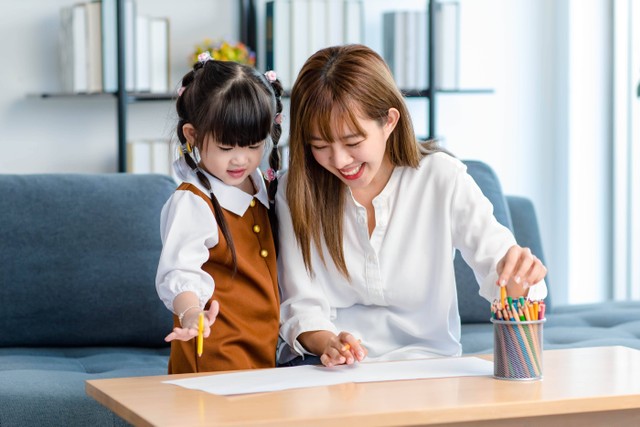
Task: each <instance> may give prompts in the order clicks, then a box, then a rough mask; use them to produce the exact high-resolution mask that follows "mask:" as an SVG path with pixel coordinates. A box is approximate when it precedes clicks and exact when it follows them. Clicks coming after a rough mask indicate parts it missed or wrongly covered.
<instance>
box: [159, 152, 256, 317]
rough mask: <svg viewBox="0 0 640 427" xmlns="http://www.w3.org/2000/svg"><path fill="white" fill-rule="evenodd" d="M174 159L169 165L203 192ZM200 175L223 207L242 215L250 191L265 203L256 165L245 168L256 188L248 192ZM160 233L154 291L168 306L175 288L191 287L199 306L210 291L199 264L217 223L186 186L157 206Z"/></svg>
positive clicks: (210, 280)
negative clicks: (158, 207) (158, 209)
mask: <svg viewBox="0 0 640 427" xmlns="http://www.w3.org/2000/svg"><path fill="white" fill-rule="evenodd" d="M180 162H182V163H184V160H181V159H179V160H178V161H177V164H176V165H174V168H175V170H176V173H177V174H178V179H180V180H182V181H183V182H188V183H190V184H193V185H195V186H196V187H197V188H198V189H199V190H201V191H202V192H203V193H204V194H209V191H208V190H207V189H205V188H204V187H203V185H202V184H201V183H200V181H199V180H198V178H197V177H196V176H195V174H194V173H193V172H191V170H190V169H189V168H188V166H186V165H184V164H180ZM205 175H206V176H207V178H208V179H209V182H210V183H211V188H212V190H213V193H214V194H215V195H216V198H217V199H218V202H219V203H220V206H222V208H223V209H225V210H228V211H230V212H233V213H235V214H236V215H239V216H242V215H244V213H245V212H246V210H247V209H248V208H249V204H250V203H251V200H253V198H254V197H255V198H256V199H258V200H259V201H260V202H261V203H262V204H263V205H265V206H266V207H267V208H268V207H269V202H268V197H267V190H266V187H265V184H264V180H263V179H262V176H261V174H260V171H259V170H256V171H254V172H253V173H252V174H251V178H252V180H253V182H254V185H255V186H256V187H257V188H258V192H257V193H256V194H255V195H253V196H252V195H250V194H247V193H245V192H244V191H242V190H240V189H239V188H236V187H233V186H229V185H227V184H225V183H223V182H222V181H220V180H219V179H217V178H215V177H214V176H212V175H210V174H207V173H206V172H205ZM160 236H161V238H162V253H161V254H160V262H159V263H158V271H157V274H156V290H157V292H158V296H159V297H160V299H161V300H162V302H163V303H164V305H165V306H166V307H167V308H168V309H169V310H171V311H173V300H174V298H175V297H176V296H177V295H178V294H179V293H181V292H185V291H191V292H194V293H195V294H196V295H198V299H199V301H200V307H204V306H205V304H206V303H207V301H208V300H209V298H211V295H213V290H214V281H213V278H212V277H211V276H210V275H209V274H208V273H207V272H205V271H204V270H203V269H202V265H203V264H204V263H205V262H206V261H207V260H208V259H209V249H210V248H213V247H214V246H216V245H217V244H218V223H217V221H216V219H215V217H214V215H213V212H212V211H211V208H210V207H209V205H208V204H207V203H206V202H205V201H204V200H203V199H202V198H201V197H199V196H197V195H195V194H194V193H192V192H191V191H187V190H176V191H175V192H174V193H173V194H172V195H171V197H170V198H169V200H167V202H166V203H165V205H164V207H163V208H162V213H161V214H160Z"/></svg>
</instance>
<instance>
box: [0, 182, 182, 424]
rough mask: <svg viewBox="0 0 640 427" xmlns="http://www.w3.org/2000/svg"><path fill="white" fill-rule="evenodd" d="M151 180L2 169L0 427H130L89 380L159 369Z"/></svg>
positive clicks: (164, 314) (162, 315) (155, 202)
mask: <svg viewBox="0 0 640 427" xmlns="http://www.w3.org/2000/svg"><path fill="white" fill-rule="evenodd" d="M175 187H176V185H175V182H174V181H173V180H172V179H171V178H169V177H166V176H160V175H153V176H141V175H118V174H105V175H76V174H56V175H0V205H1V208H0V301H2V308H1V309H0V331H1V332H0V426H2V427H6V426H114V425H127V424H126V423H125V422H124V421H122V420H121V419H120V418H119V417H117V416H115V415H114V414H112V413H111V412H110V411H109V410H107V409H106V408H104V407H103V406H101V405H100V404H99V403H97V402H96V401H94V400H93V399H91V398H89V397H88V396H87V395H86V394H85V380H88V379H97V378H111V377H125V376H141V375H163V374H166V373H167V361H168V354H169V348H168V346H167V345H166V344H165V343H164V340H163V338H164V336H165V335H166V334H167V333H168V332H169V331H170V330H171V328H172V326H173V323H172V319H171V316H170V313H169V312H168V311H167V309H166V308H165V307H164V305H163V304H162V303H161V302H160V300H159V299H158V296H157V294H156V291H155V285H154V283H155V273H156V268H157V263H158V257H159V254H160V249H161V242H160V231H159V224H160V210H161V208H162V205H163V204H164V202H165V201H166V200H167V198H168V197H169V195H170V194H171V193H172V192H173V191H174V189H175Z"/></svg>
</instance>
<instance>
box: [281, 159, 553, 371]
mask: <svg viewBox="0 0 640 427" xmlns="http://www.w3.org/2000/svg"><path fill="white" fill-rule="evenodd" d="M286 185H287V176H286V175H285V177H283V178H282V179H281V180H280V182H279V188H278V195H277V197H276V203H277V213H278V218H279V224H280V228H279V231H280V250H279V254H278V274H279V281H280V287H281V292H282V299H281V300H282V305H281V330H280V333H281V336H282V338H283V339H284V341H285V342H286V343H287V344H288V345H289V347H285V348H281V349H280V361H281V362H283V361H285V360H286V359H288V358H291V355H292V354H293V355H295V354H300V355H303V354H308V352H307V351H306V350H305V349H304V348H303V347H302V345H301V344H300V343H299V342H298V341H297V337H298V336H299V335H300V334H301V333H303V332H307V331H315V330H329V331H333V332H334V333H339V332H340V331H346V332H350V333H351V334H353V335H354V336H355V337H356V338H358V339H361V340H362V343H363V345H364V346H365V347H366V348H367V349H368V351H369V355H368V358H367V360H369V361H372V360H387V359H406V358H418V357H429V356H436V355H437V356H457V355H460V354H461V350H462V349H461V344H460V316H459V314H458V303H457V295H456V284H455V274H454V265H453V257H454V249H455V248H457V249H459V250H460V252H461V253H462V255H463V257H464V259H465V260H466V261H467V263H468V264H469V265H470V266H471V267H472V268H473V270H474V272H475V276H476V279H477V280H478V283H479V284H480V291H479V292H480V295H482V296H483V297H484V298H486V299H487V300H489V301H493V300H494V299H496V298H498V297H499V288H498V286H496V281H497V278H498V276H497V273H496V265H497V263H498V261H499V260H500V259H501V258H502V257H503V256H504V255H505V253H506V252H507V250H508V249H509V248H510V247H511V246H512V245H514V244H516V242H515V239H514V237H513V235H512V233H511V232H510V230H509V229H507V228H505V227H503V226H502V225H501V224H500V223H498V221H497V220H496V219H495V217H494V216H493V206H492V205H491V202H490V201H489V200H488V199H487V198H486V197H484V195H483V194H482V192H481V190H480V188H479V187H478V186H477V184H476V183H475V181H474V180H473V178H472V177H471V176H470V175H469V174H467V172H466V166H465V165H464V164H463V163H462V162H460V161H459V160H457V159H455V158H453V157H451V156H449V155H447V154H444V153H437V154H432V155H429V156H427V157H425V158H424V159H423V160H422V161H421V163H420V166H419V167H418V168H417V169H413V168H407V167H396V168H395V170H394V171H393V173H392V175H391V178H390V179H389V182H388V183H387V185H386V187H385V188H384V189H383V190H382V192H381V193H380V194H379V195H378V196H377V197H376V198H375V199H374V200H373V206H374V209H375V218H376V226H375V229H374V230H373V233H372V234H371V236H370V237H369V232H368V226H367V213H366V210H365V208H364V207H363V206H361V205H360V204H359V203H357V202H356V201H355V199H354V198H353V197H352V196H351V192H350V190H348V189H347V190H345V191H347V197H346V199H347V200H346V208H345V213H344V226H343V229H344V240H343V241H344V256H345V260H346V264H347V268H348V270H349V274H350V275H351V282H349V281H347V280H346V279H345V278H344V277H343V276H342V275H341V274H340V273H339V272H338V270H337V269H336V268H335V266H334V264H333V262H332V260H331V257H330V256H329V254H328V252H327V251H326V248H325V247H324V245H323V251H324V259H325V260H327V263H326V267H324V266H323V263H322V261H321V258H320V256H319V254H318V252H317V250H316V249H315V246H314V245H313V244H312V245H311V261H312V265H313V270H314V273H315V276H313V277H311V276H310V275H309V274H308V272H307V270H306V269H305V266H304V262H303V259H302V254H301V252H300V250H299V247H298V243H297V240H296V238H295V236H294V233H293V227H292V223H291V214H290V211H289V207H288V204H287V200H286V196H285V188H286ZM546 294H547V289H546V284H545V283H544V281H542V282H540V283H538V284H537V285H535V286H532V287H531V288H530V290H529V297H531V298H535V299H542V298H544V297H545V296H546ZM489 315H490V305H489V304H488V303H487V317H489ZM291 349H293V352H292V351H291ZM283 350H284V351H283Z"/></svg>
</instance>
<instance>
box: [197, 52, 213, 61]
mask: <svg viewBox="0 0 640 427" xmlns="http://www.w3.org/2000/svg"><path fill="white" fill-rule="evenodd" d="M210 59H213V58H212V57H211V53H209V51H208V50H207V51H205V52H202V53H201V54H200V55H198V61H200V62H202V63H203V64H204V63H205V62H207V61H209V60H210Z"/></svg>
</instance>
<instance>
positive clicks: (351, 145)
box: [347, 141, 362, 148]
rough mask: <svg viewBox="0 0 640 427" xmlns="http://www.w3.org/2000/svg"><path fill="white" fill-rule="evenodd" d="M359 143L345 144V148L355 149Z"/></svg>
mask: <svg viewBox="0 0 640 427" xmlns="http://www.w3.org/2000/svg"><path fill="white" fill-rule="evenodd" d="M361 142H362V141H358V142H354V143H353V144H347V147H350V148H354V147H357V146H358V145H360V143H361Z"/></svg>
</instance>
